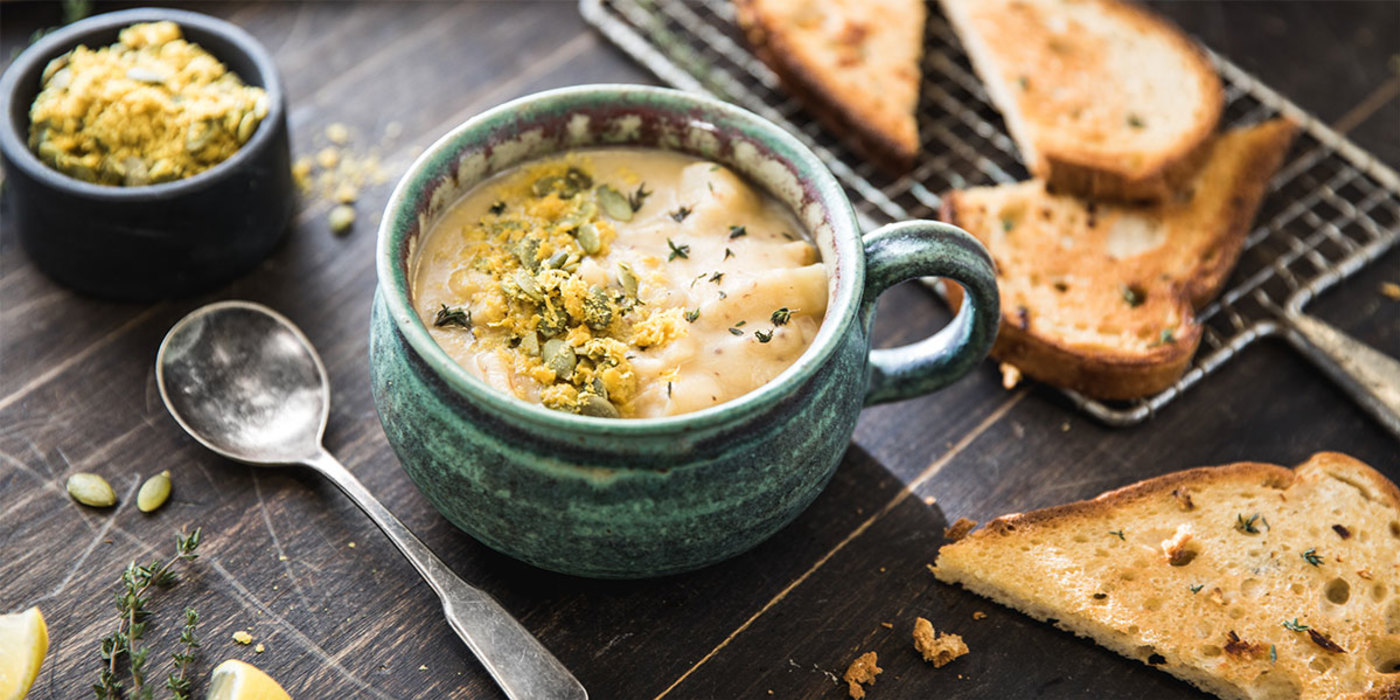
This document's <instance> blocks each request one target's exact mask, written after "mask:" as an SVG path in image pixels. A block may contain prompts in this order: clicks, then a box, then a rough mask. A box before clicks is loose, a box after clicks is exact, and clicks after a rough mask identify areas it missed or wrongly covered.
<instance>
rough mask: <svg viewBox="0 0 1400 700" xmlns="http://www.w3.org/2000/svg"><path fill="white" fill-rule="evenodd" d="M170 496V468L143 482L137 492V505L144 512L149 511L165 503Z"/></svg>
mask: <svg viewBox="0 0 1400 700" xmlns="http://www.w3.org/2000/svg"><path fill="white" fill-rule="evenodd" d="M168 498H170V470H169V469H167V470H165V471H163V472H161V473H159V474H156V475H155V476H153V477H151V478H149V479H147V480H146V483H144V484H141V490H140V491H139V492H138V493H137V494H136V507H137V508H138V509H140V511H141V512H142V513H149V512H151V511H153V510H155V509H157V508H159V507H161V506H163V505H165V501H166V499H168Z"/></svg>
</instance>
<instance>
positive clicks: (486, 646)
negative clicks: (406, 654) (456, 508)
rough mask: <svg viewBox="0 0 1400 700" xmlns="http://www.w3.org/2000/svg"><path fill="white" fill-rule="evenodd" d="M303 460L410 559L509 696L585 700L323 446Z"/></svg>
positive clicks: (506, 616)
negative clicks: (316, 452) (317, 452)
mask: <svg viewBox="0 0 1400 700" xmlns="http://www.w3.org/2000/svg"><path fill="white" fill-rule="evenodd" d="M304 464H306V466H308V467H311V468H313V469H315V470H317V471H319V472H321V473H322V474H324V475H325V476H326V477H327V478H329V479H330V480H331V481H332V482H334V483H335V485H336V486H338V487H340V490H341V491H344V492H345V495H347V496H349V497H350V500H352V501H354V502H355V505H358V506H359V507H360V509H361V510H363V511H364V512H365V514H366V515H368V516H369V517H370V519H371V520H373V521H374V522H375V524H376V525H378V526H379V529H381V530H383V531H384V534H386V535H388V536H389V540H390V541H392V542H393V543H394V545H395V546H397V547H398V548H399V551H400V552H403V555H404V556H405V557H407V558H408V560H409V561H410V562H412V563H413V566H414V568H416V569H418V573H420V574H422V575H423V578H424V580H426V581H427V582H428V585H430V586H432V587H433V590H435V591H437V594H438V597H439V598H441V599H442V608H443V612H444V613H445V614H446V615H447V622H448V623H449V624H451V625H452V629H454V630H456V631H457V636H459V637H461V638H462V641H464V642H466V643H467V647H468V648H470V649H471V650H472V653H473V654H475V655H476V658H477V659H478V660H480V661H481V664H482V665H483V666H485V667H486V670H487V671H488V672H489V673H490V674H491V677H493V678H495V679H496V683H498V684H499V685H500V686H501V689H502V690H504V691H505V693H506V695H507V696H508V697H510V698H511V700H535V699H537V698H538V699H541V700H587V698H588V692H587V691H585V690H584V689H583V685H582V684H580V683H579V682H578V680H577V679H575V678H574V677H573V675H572V674H570V673H569V670H568V669H566V668H564V664H562V663H560V662H559V660H558V659H556V658H554V655H553V654H550V653H549V650H548V649H545V648H544V645H542V644H540V642H539V640H537V639H535V638H534V636H532V635H531V634H530V632H529V631H528V630H526V629H525V627H524V626H522V625H521V624H520V623H519V622H518V621H517V620H516V619H515V618H514V617H511V614H510V613H509V612H507V611H506V609H505V608H503V607H501V604H500V603H497V602H496V600H495V599H494V598H492V597H491V596H490V595H489V594H487V593H486V592H485V591H482V590H480V589H478V588H475V587H474V586H472V585H470V584H468V583H467V582H466V581H463V580H462V579H461V578H459V577H458V576H457V574H455V573H453V572H452V570H451V569H449V568H448V567H447V565H446V564H444V563H443V562H442V560H441V559H438V558H437V555H435V554H433V552H432V550H430V549H428V547H427V545H425V544H423V542H422V540H419V539H418V537H417V536H415V535H414V534H413V533H412V532H411V531H409V529H408V528H407V527H406V526H404V524H403V523H402V522H400V521H399V519H398V518H397V517H394V514H393V513H391V512H389V509H388V508H385V507H384V504H382V503H380V502H379V500H378V499H376V498H375V497H374V496H373V495H371V494H370V492H369V490H368V489H366V488H365V487H364V484H361V483H360V481H359V480H358V479H356V478H355V476H354V475H353V474H351V473H350V470H349V469H346V468H345V465H343V464H341V463H340V461H339V460H337V459H336V458H335V457H333V456H332V455H331V454H330V453H329V452H326V451H325V450H322V451H321V452H320V454H318V455H317V456H316V457H314V458H313V459H310V460H308V461H306V462H305V463H304Z"/></svg>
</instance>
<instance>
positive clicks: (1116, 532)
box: [1108, 530, 1128, 542]
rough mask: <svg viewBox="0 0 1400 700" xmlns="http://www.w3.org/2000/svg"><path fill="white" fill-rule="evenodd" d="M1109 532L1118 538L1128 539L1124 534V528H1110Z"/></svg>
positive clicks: (1125, 540)
mask: <svg viewBox="0 0 1400 700" xmlns="http://www.w3.org/2000/svg"><path fill="white" fill-rule="evenodd" d="M1108 534H1110V535H1113V536H1114V537H1117V538H1118V539H1120V540H1123V541H1124V542H1127V541H1128V538H1127V537H1124V536H1123V531H1122V530H1109V531H1108Z"/></svg>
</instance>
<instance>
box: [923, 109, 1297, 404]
mask: <svg viewBox="0 0 1400 700" xmlns="http://www.w3.org/2000/svg"><path fill="white" fill-rule="evenodd" d="M1295 132H1296V127H1295V126H1294V125H1293V124H1292V123H1291V122H1288V121H1285V120H1282V119H1277V120H1273V121H1269V122H1265V123H1263V124H1260V125H1257V126H1253V127H1247V128H1242V129H1237V130H1234V131H1230V132H1227V133H1225V134H1224V135H1222V136H1220V137H1219V138H1218V139H1217V140H1216V141H1215V142H1213V143H1212V144H1210V145H1208V147H1207V151H1206V162H1205V164H1204V165H1203V167H1202V168H1201V169H1200V170H1199V171H1198V172H1197V173H1196V177H1195V178H1194V179H1193V180H1192V181H1191V183H1189V186H1188V188H1187V189H1186V190H1183V192H1182V193H1181V194H1180V195H1179V196H1177V197H1174V198H1172V199H1170V200H1168V201H1166V202H1162V203H1160V204H1156V205H1150V206H1125V205H1109V204H1094V203H1092V202H1088V201H1085V200H1082V199H1078V198H1074V197H1069V196H1066V195H1056V194H1049V193H1048V192H1047V191H1046V187H1045V184H1044V183H1042V182H1038V181H1030V182H1023V183H1018V184H1014V185H1000V186H996V187H978V188H973V189H969V190H965V191H962V192H952V193H949V194H947V195H946V196H945V197H944V200H943V212H942V218H943V220H944V221H948V222H950V223H952V224H954V225H956V226H960V227H962V228H963V229H965V230H966V231H967V232H968V233H971V234H972V235H973V236H976V237H977V239H978V240H980V241H982V243H983V244H984V245H986V246H987V249H988V250H989V251H990V252H991V254H992V258H993V260H995V261H996V265H997V284H998V285H999V286H1000V288H1001V303H1002V322H1001V331H1000V334H999V335H998V337H997V342H996V345H995V346H994V347H993V349H992V355H993V356H994V357H996V358H997V359H999V360H1001V361H1003V362H1007V363H1010V364H1012V365H1014V366H1015V367H1017V368H1018V369H1019V370H1020V371H1022V372H1024V373H1025V374H1026V375H1027V376H1030V377H1034V378H1036V379H1039V380H1041V381H1044V382H1048V383H1050V384H1055V385H1057V386H1062V387H1067V388H1070V389H1074V390H1076V391H1079V392H1081V393H1084V394H1087V395H1090V396H1094V397H1098V398H1104V399H1129V398H1135V397H1140V396H1146V395H1150V394H1153V393H1156V392H1158V391H1161V390H1163V389H1165V388H1167V387H1169V386H1171V385H1172V383H1173V382H1175V381H1176V380H1177V379H1178V378H1180V377H1181V375H1182V374H1183V373H1184V372H1185V371H1186V367H1187V365H1188V364H1189V363H1190V361H1191V357H1192V355H1194V354H1195V352H1196V346H1197V345H1198V344H1199V343H1200V340H1201V327H1200V326H1199V325H1198V324H1197V323H1196V321H1195V318H1194V310H1195V309H1196V308H1199V307H1201V306H1203V305H1205V304H1206V303H1207V302H1208V301H1209V300H1210V299H1212V298H1213V297H1214V296H1215V295H1216V294H1217V293H1218V292H1219V291H1220V287H1221V285H1223V284H1224V282H1225V280H1226V278H1227V276H1228V275H1229V274H1230V270H1231V269H1232V268H1233V267H1234V265H1235V262H1236V260H1237V259H1238V258H1239V254H1240V249H1241V248H1242V247H1243V245H1244V240H1245V237H1246V235H1247V233H1248V232H1249V227H1250V223H1251V222H1252V221H1253V219H1254V215H1255V212H1256V211H1257V210H1258V208H1259V203H1260V200H1261V199H1262V198H1263V195H1264V189H1265V186H1266V185H1267V183H1268V181H1269V178H1270V177H1271V176H1272V175H1273V173H1274V171H1276V170H1277V169H1278V167H1279V164H1280V163H1281V162H1282V160H1283V156H1284V154H1285V153H1286V152H1287V150H1288V146H1289V144H1290V142H1291V141H1292V138H1293V135H1294V133H1295ZM961 291H962V290H961V289H960V288H958V287H956V286H955V285H949V300H950V301H951V302H952V304H953V306H954V308H957V307H958V306H960V305H961V303H962V294H961Z"/></svg>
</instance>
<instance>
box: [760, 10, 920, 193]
mask: <svg viewBox="0 0 1400 700" xmlns="http://www.w3.org/2000/svg"><path fill="white" fill-rule="evenodd" d="M734 9H735V14H736V15H737V17H738V20H739V26H740V27H742V28H743V30H744V35H745V36H746V37H747V38H748V41H749V44H750V45H751V46H752V47H753V50H754V53H755V54H756V55H757V56H758V58H759V59H760V60H762V61H763V62H764V63H765V64H767V66H768V67H769V68H771V69H772V70H773V72H774V73H776V74H777V76H778V79H779V80H780V81H781V82H782V85H783V89H785V90H787V92H788V93H790V94H791V95H793V96H794V97H796V98H798V99H799V100H801V101H802V102H803V103H804V104H806V106H807V108H808V109H809V110H810V111H811V112H812V113H813V114H814V115H815V116H816V117H818V118H819V119H820V120H821V121H822V123H823V124H825V125H826V127H827V128H828V129H830V130H831V131H833V132H835V133H836V134H837V135H838V136H840V137H842V138H843V139H844V140H846V141H847V142H848V143H849V144H850V145H851V146H852V147H853V148H855V149H856V150H857V151H859V152H860V153H861V155H862V156H864V157H866V158H868V159H870V160H871V161H873V162H874V163H875V164H876V165H878V166H880V167H881V168H882V169H884V170H887V171H890V172H895V173H902V172H904V171H906V170H908V169H909V168H910V167H912V165H913V163H914V158H915V156H917V155H918V153H919V128H918V121H917V119H916V114H915V112H916V110H917V109H918V106H919V84H920V81H921V80H922V78H923V73H922V71H921V70H920V68H919V63H920V61H921V59H922V57H923V52H924V24H925V20H926V18H927V9H926V8H925V6H924V0H820V1H818V0H734Z"/></svg>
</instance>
